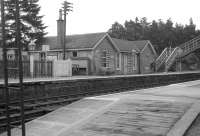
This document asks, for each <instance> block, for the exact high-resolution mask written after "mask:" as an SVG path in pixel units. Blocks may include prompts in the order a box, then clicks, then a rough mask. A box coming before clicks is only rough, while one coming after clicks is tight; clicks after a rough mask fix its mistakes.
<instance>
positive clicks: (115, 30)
mask: <svg viewBox="0 0 200 136" xmlns="http://www.w3.org/2000/svg"><path fill="white" fill-rule="evenodd" d="M108 33H109V34H110V36H111V37H113V38H117V39H125V37H126V35H125V34H126V32H125V29H124V27H123V25H121V24H119V23H118V22H115V23H114V24H113V25H112V27H111V28H110V29H109V30H108Z"/></svg>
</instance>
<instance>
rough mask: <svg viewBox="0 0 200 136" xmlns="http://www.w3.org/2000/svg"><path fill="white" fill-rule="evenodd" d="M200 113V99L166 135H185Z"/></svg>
mask: <svg viewBox="0 0 200 136" xmlns="http://www.w3.org/2000/svg"><path fill="white" fill-rule="evenodd" d="M199 113H200V101H197V102H195V103H194V104H193V105H192V106H191V108H190V109H189V110H188V111H187V112H186V113H185V114H184V115H183V116H182V118H181V119H180V120H179V121H177V122H176V123H175V125H174V126H173V127H172V128H171V129H170V131H169V132H168V133H167V135H166V136H183V135H184V134H185V132H186V131H187V129H188V128H189V127H190V126H191V124H192V123H193V121H194V120H195V119H196V117H197V116H198V114H199Z"/></svg>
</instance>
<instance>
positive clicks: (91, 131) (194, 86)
mask: <svg viewBox="0 0 200 136" xmlns="http://www.w3.org/2000/svg"><path fill="white" fill-rule="evenodd" d="M199 99H200V80H197V81H191V82H185V83H179V84H172V85H169V86H163V87H156V88H150V89H142V90H137V91H130V92H125V93H118V94H112V95H104V96H98V97H89V98H85V99H82V100H80V101H77V102H75V103H72V104H70V105H67V106H65V107H62V108H60V109H58V110H56V111H54V112H51V113H49V114H47V115H45V116H43V117H40V118H38V119H36V120H33V121H31V122H29V123H27V124H26V133H27V136H165V135H167V136H181V135H183V134H184V132H185V131H186V130H187V128H188V127H189V126H190V125H191V123H192V121H193V120H194V119H195V118H196V116H197V115H198V113H199V112H200V102H199ZM4 135H6V134H2V136H4ZM12 135H14V136H20V129H13V130H12Z"/></svg>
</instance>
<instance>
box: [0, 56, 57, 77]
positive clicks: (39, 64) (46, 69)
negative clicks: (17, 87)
mask: <svg viewBox="0 0 200 136" xmlns="http://www.w3.org/2000/svg"><path fill="white" fill-rule="evenodd" d="M22 64H23V75H24V77H25V78H31V77H52V76H53V63H52V61H34V63H33V72H31V64H30V61H23V62H22ZM3 65H4V64H3V61H2V60H0V78H3V77H4V69H3V68H4V67H3ZM8 67H9V68H16V67H17V62H16V61H14V60H9V61H8ZM8 77H9V78H17V77H18V72H17V71H16V70H14V69H9V70H8Z"/></svg>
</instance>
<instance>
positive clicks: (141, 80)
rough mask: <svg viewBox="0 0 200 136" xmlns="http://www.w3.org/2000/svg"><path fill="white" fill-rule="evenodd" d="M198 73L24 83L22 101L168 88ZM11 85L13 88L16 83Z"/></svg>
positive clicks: (15, 97) (15, 95)
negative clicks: (166, 86)
mask: <svg viewBox="0 0 200 136" xmlns="http://www.w3.org/2000/svg"><path fill="white" fill-rule="evenodd" d="M198 79H200V72H199V71H198V72H187V73H166V74H149V75H137V76H136V75H132V76H130V75H127V76H110V77H85V78H82V79H81V78H79V79H68V80H67V79H66V80H63V79H62V80H58V79H57V80H52V79H51V80H49V81H48V80H47V81H44V80H41V81H39V80H38V81H36V80H35V81H31V82H25V83H24V98H25V100H28V99H35V100H38V99H40V98H41V99H44V98H48V97H55V96H68V97H70V95H81V96H83V94H84V93H87V94H94V93H105V92H108V91H109V92H110V91H112V92H113V91H126V90H135V89H138V88H146V87H154V86H161V85H168V84H172V83H178V82H184V81H191V80H198ZM11 86H13V87H16V86H17V84H16V83H12V84H11ZM3 89H4V88H3V84H2V83H1V84H0V102H2V101H3V100H4V93H3V92H4V91H3ZM18 95H19V93H18V92H16V91H11V92H10V99H11V101H14V100H18V99H19V97H18Z"/></svg>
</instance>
